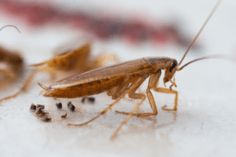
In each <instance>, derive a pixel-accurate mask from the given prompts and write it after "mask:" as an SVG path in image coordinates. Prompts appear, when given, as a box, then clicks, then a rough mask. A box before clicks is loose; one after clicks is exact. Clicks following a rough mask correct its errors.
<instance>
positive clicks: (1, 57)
mask: <svg viewBox="0 0 236 157" xmlns="http://www.w3.org/2000/svg"><path fill="white" fill-rule="evenodd" d="M8 27H12V28H15V29H16V30H17V31H18V32H20V30H19V29H18V28H17V27H16V26H13V25H5V26H3V27H1V28H0V31H1V30H3V29H5V28H8ZM23 68H24V60H23V57H22V56H21V55H20V53H18V52H15V51H11V50H8V49H6V48H3V47H2V46H0V89H1V88H3V87H6V86H8V85H9V84H10V83H12V82H13V81H15V80H17V79H18V78H19V77H20V75H22V71H23Z"/></svg>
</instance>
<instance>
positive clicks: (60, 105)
mask: <svg viewBox="0 0 236 157" xmlns="http://www.w3.org/2000/svg"><path fill="white" fill-rule="evenodd" d="M56 107H57V109H59V110H60V109H62V103H61V102H59V103H56Z"/></svg>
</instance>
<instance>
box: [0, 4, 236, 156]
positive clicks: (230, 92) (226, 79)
mask: <svg viewBox="0 0 236 157" xmlns="http://www.w3.org/2000/svg"><path fill="white" fill-rule="evenodd" d="M61 2H62V3H65V2H63V1H61ZM70 2H71V3H72V0H71V1H70ZM73 2H74V1H73ZM95 2H96V1H94V0H93V1H92V0H89V1H86V3H85V1H81V2H79V3H78V5H79V6H81V5H82V4H83V5H85V6H86V5H87V6H89V5H92V6H93V7H100V8H102V7H113V8H114V9H115V8H119V7H122V8H124V10H125V11H126V12H135V11H140V12H142V11H143V12H145V13H147V14H148V15H152V16H153V17H168V15H169V14H171V15H173V14H176V16H180V17H182V19H183V21H184V22H183V24H184V25H186V29H187V30H188V31H189V32H195V31H196V30H197V29H198V28H199V27H200V25H201V24H202V21H203V20H204V19H205V17H206V15H207V14H208V12H209V10H210V9H211V8H212V6H213V5H214V3H215V1H214V0H209V1H207V2H206V1H204V0H201V1H188V0H178V2H177V1H175V2H172V1H170V0H166V1H165V2H162V1H160V0H159V1H154V0H153V1H150V3H145V1H144V0H139V1H129V2H128V1H119V2H118V1H117V2H116V3H114V2H112V3H111V2H110V1H108V0H102V1H99V3H98V2H97V3H95ZM65 4H69V2H68V3H67V2H66V3H65ZM80 4H81V5H80ZM83 5H82V6H83ZM117 10H118V11H119V9H117ZM235 10H236V3H235V2H234V1H233V0H231V1H230V0H225V1H224V3H223V4H222V6H221V7H220V8H219V10H218V11H217V13H216V14H215V16H214V18H213V19H212V20H211V22H210V23H209V25H208V26H207V29H205V30H204V33H203V34H202V35H201V39H200V41H201V43H203V44H204V49H202V50H201V52H200V51H193V52H191V54H190V55H189V56H188V60H190V59H193V58H196V57H200V56H203V55H206V54H219V53H221V54H230V55H232V54H235V51H236V47H235V44H236V39H235V34H236V30H235V27H236V21H235V20H234V19H235V15H236V11H235ZM6 23H15V24H16V25H19V27H20V28H21V29H22V32H23V33H22V34H17V33H15V31H14V30H11V29H7V30H5V31H2V32H0V43H1V45H4V46H6V47H10V48H15V49H18V50H20V51H22V52H23V54H24V57H25V58H26V60H27V62H28V63H35V62H38V61H41V60H43V59H46V58H48V57H50V56H51V55H52V53H51V52H52V51H53V49H54V48H55V47H57V46H58V45H59V44H61V43H63V42H66V41H68V40H71V39H73V38H74V37H75V36H74V35H73V31H68V30H66V29H63V28H55V29H54V30H51V29H50V28H45V29H44V30H42V31H40V32H37V31H35V32H28V31H27V28H25V27H24V26H23V25H21V24H20V23H18V22H16V21H12V20H11V19H8V18H6V17H3V16H0V25H4V24H6ZM193 34H194V33H193ZM94 46H95V51H96V53H99V52H101V50H105V51H109V52H115V53H117V54H119V56H120V57H121V59H122V60H130V59H134V58H139V57H143V56H170V57H174V58H178V59H179V58H180V56H181V54H182V52H183V50H184V49H182V48H177V47H173V46H172V47H163V48H158V47H157V46H153V45H141V46H138V47H134V46H130V45H127V44H125V43H122V42H109V43H101V42H95V43H94ZM186 61H187V60H186ZM42 78H43V76H38V77H37V78H36V81H35V82H34V86H33V87H32V89H31V90H30V92H29V93H26V94H22V95H21V96H20V97H18V98H17V99H14V100H11V101H9V102H7V103H5V104H4V105H1V106H0V142H1V144H0V154H1V155H0V156H1V157H5V156H24V157H25V156H48V157H49V156H50V157H51V156H57V157H64V156H84V157H87V156H88V157H89V156H101V157H104V156H121V155H122V156H135V157H139V156H140V157H143V156H196V157H197V156H215V157H218V156H219V157H220V156H228V157H229V156H235V154H236V150H235V145H236V135H235V132H236V114H235V111H236V103H235V102H236V97H235V93H236V83H235V80H236V64H235V63H232V62H228V61H220V60H209V61H203V62H201V63H200V62H199V63H196V64H194V65H192V66H191V67H190V66H189V67H188V68H186V70H184V71H181V72H179V73H178V74H177V75H176V79H177V83H178V90H179V92H180V101H179V110H178V112H177V113H176V114H172V113H167V112H163V111H160V113H159V115H158V117H157V118H156V120H157V121H156V123H154V122H152V121H148V120H147V121H146V120H139V119H137V118H133V119H132V120H131V121H130V122H129V124H128V125H127V126H126V127H125V128H124V129H123V130H122V131H121V132H120V134H119V137H118V138H117V139H116V140H115V141H110V140H109V137H110V135H111V134H112V132H113V131H114V129H115V128H116V127H117V125H118V124H119V122H121V121H122V120H123V118H124V116H121V115H117V114H115V113H114V112H110V113H109V114H107V115H106V116H105V117H103V118H101V119H99V120H97V121H96V122H94V123H93V124H91V125H89V126H88V127H84V128H69V127H67V126H66V123H67V122H68V121H73V122H82V121H84V120H86V119H88V118H89V117H91V116H93V115H94V114H95V113H96V112H97V111H98V110H99V109H101V108H102V107H103V106H105V105H106V104H108V103H110V102H111V99H110V98H109V97H107V96H106V95H104V94H100V95H97V96H96V103H95V105H91V104H85V105H82V104H81V103H80V99H74V100H72V101H73V102H74V103H75V104H77V105H78V106H80V107H81V109H82V113H73V114H71V115H70V116H69V119H68V121H67V120H64V121H62V120H60V118H59V115H60V114H58V112H57V110H56V108H55V106H54V104H55V102H56V101H54V100H52V99H47V98H43V97H42V96H41V95H40V94H39V93H40V91H41V90H40V88H39V87H38V86H37V85H36V82H37V81H40V80H42ZM145 85H146V84H145ZM145 85H144V86H143V87H142V90H144V89H145V87H146V86H145ZM17 86H19V84H18V85H15V86H14V87H12V88H10V89H9V90H7V91H1V93H0V96H1V97H2V96H4V95H7V94H9V93H11V92H12V91H13V90H14V89H15V88H16V87H17ZM155 98H156V101H157V103H158V107H159V109H160V106H162V105H163V104H168V105H171V104H172V103H173V97H172V96H166V95H160V94H155ZM33 102H34V103H42V104H45V105H46V106H47V109H48V110H49V111H51V112H52V113H53V115H54V116H55V118H56V119H55V120H54V121H53V122H52V123H43V122H40V121H39V120H37V119H36V118H35V117H34V116H33V115H32V114H31V113H30V112H29V107H30V104H31V103H33ZM63 102H65V103H66V102H67V100H63ZM132 103H133V102H132V101H129V100H128V99H125V100H123V101H122V102H121V103H119V105H118V106H117V108H116V109H121V110H128V109H130V108H131V106H132ZM142 109H143V110H145V111H147V110H150V109H149V106H148V103H147V102H145V103H144V105H143V107H142Z"/></svg>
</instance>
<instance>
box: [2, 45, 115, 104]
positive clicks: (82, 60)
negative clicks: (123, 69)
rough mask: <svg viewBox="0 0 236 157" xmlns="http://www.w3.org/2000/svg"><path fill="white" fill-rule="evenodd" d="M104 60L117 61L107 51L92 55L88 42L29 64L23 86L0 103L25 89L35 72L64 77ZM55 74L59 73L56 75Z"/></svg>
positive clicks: (85, 69)
mask: <svg viewBox="0 0 236 157" xmlns="http://www.w3.org/2000/svg"><path fill="white" fill-rule="evenodd" d="M106 62H118V58H117V57H116V56H115V55H113V54H107V53H104V54H100V55H98V56H96V57H92V56H91V44H90V42H86V43H84V44H82V45H80V46H78V47H76V48H72V49H69V50H66V51H63V52H60V53H58V54H57V55H55V56H54V57H52V58H51V59H49V60H46V61H43V62H41V63H37V64H33V65H31V66H30V67H31V70H32V72H31V73H30V74H29V76H28V77H27V78H26V80H25V81H24V83H23V86H22V87H21V88H20V89H19V90H18V91H16V92H15V93H14V94H12V95H9V96H6V97H4V98H2V99H0V103H1V102H3V101H6V100H9V99H12V98H15V97H16V96H18V95H19V94H20V93H21V92H22V91H26V90H27V89H28V88H29V85H30V84H31V82H32V79H33V78H34V76H35V74H36V73H37V72H42V71H46V72H48V73H49V74H50V75H51V78H52V79H53V80H54V79H58V77H59V76H63V77H66V76H68V75H69V74H74V73H82V72H85V71H88V70H91V69H94V68H98V67H102V66H104V65H105V63H106ZM57 74H60V75H59V76H58V75H57Z"/></svg>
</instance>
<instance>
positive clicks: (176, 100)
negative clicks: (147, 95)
mask: <svg viewBox="0 0 236 157" xmlns="http://www.w3.org/2000/svg"><path fill="white" fill-rule="evenodd" d="M154 90H155V91H156V92H159V93H165V94H174V95H175V100H174V107H173V108H168V107H167V105H164V106H162V110H164V111H177V108H178V99H179V98H178V96H179V93H178V91H175V90H171V89H168V88H154Z"/></svg>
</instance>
